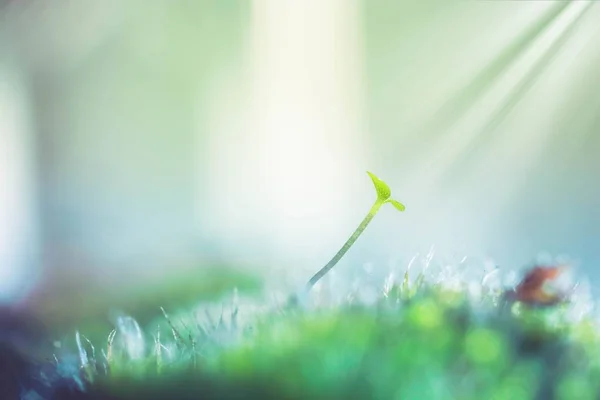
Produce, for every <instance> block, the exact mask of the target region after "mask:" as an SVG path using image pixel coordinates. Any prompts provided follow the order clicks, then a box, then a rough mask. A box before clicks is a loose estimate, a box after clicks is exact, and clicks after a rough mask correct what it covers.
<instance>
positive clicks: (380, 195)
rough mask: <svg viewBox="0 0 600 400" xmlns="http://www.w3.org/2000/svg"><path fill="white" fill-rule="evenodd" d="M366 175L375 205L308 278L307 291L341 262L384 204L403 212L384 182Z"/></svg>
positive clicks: (402, 208)
mask: <svg viewBox="0 0 600 400" xmlns="http://www.w3.org/2000/svg"><path fill="white" fill-rule="evenodd" d="M367 174H369V176H370V177H371V180H372V181H373V185H374V186H375V191H376V192H377V200H375V203H374V204H373V206H372V207H371V209H370V210H369V213H368V214H367V216H366V217H365V218H364V219H363V220H362V222H361V223H360V225H359V226H358V228H356V230H355V231H354V233H353V234H352V236H350V238H349V239H348V240H347V241H346V243H344V245H343V246H342V248H341V249H340V250H339V251H338V252H337V253H336V255H335V256H333V258H332V259H331V260H330V261H329V262H328V263H327V264H326V265H325V266H324V267H323V268H321V269H320V270H319V271H318V272H317V273H316V274H315V275H313V277H312V278H310V280H309V281H308V283H307V284H306V286H307V288H306V289H307V290H310V289H311V288H312V287H313V286H314V285H315V284H316V283H317V282H318V281H319V280H320V279H321V278H323V277H324V276H325V274H327V272H329V271H330V270H331V269H332V268H333V267H334V266H335V265H336V264H337V263H338V262H339V261H340V260H341V258H342V257H343V256H344V254H346V252H347V251H348V250H349V249H350V247H352V245H353V244H354V242H356V240H357V239H358V237H359V236H360V235H361V234H362V233H363V231H364V230H365V229H366V228H367V225H369V223H370V222H371V220H372V219H373V217H375V214H377V212H378V211H379V209H380V208H381V206H382V205H384V204H385V203H390V204H391V205H393V206H394V207H395V208H396V209H397V210H398V211H404V210H405V207H404V204H402V203H400V202H399V201H397V200H394V199H392V198H391V196H392V191H391V190H390V187H389V186H388V185H387V184H386V183H385V182H384V181H382V180H381V179H379V178H378V177H377V176H375V174H373V173H372V172H369V171H367Z"/></svg>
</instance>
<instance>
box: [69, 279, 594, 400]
mask: <svg viewBox="0 0 600 400" xmlns="http://www.w3.org/2000/svg"><path fill="white" fill-rule="evenodd" d="M409 278H410V277H409V275H408V272H407V273H406V274H405V275H404V276H403V277H402V280H401V281H399V282H397V283H391V284H386V287H385V288H383V290H382V292H381V293H382V295H381V298H380V299H379V301H378V302H377V303H376V304H375V305H373V306H367V305H363V304H360V303H356V302H348V303H347V304H345V305H342V306H339V307H324V308H319V309H315V310H312V311H309V310H302V309H296V310H294V311H293V312H291V311H290V312H284V313H282V312H281V311H277V309H273V310H271V311H268V312H266V313H262V314H257V315H255V316H253V317H252V318H250V319H248V320H247V323H245V324H241V325H236V322H235V321H237V320H236V318H237V308H234V309H231V310H230V312H229V313H226V314H221V315H220V316H219V318H218V319H212V318H207V319H205V320H203V321H201V322H198V324H197V325H196V326H193V324H194V323H193V321H194V320H195V319H196V317H193V318H190V317H189V314H186V313H185V312H184V313H181V314H179V315H174V316H170V315H168V314H167V313H166V311H164V310H163V317H162V318H161V319H159V321H162V324H160V325H162V329H161V328H160V326H157V325H154V326H155V327H158V329H156V328H155V329H153V330H148V331H146V332H147V334H146V336H149V337H152V338H153V339H154V340H153V342H152V343H151V345H150V346H147V349H146V352H145V355H144V357H142V358H140V359H132V358H131V357H130V356H128V355H127V354H128V352H127V351H123V349H122V347H123V346H127V344H124V343H125V342H123V341H122V340H120V338H121V339H122V337H123V335H124V332H117V333H116V336H115V335H114V334H113V335H112V337H110V338H109V339H108V341H107V343H108V346H107V347H108V348H109V350H108V352H109V353H111V355H112V356H111V357H110V360H109V362H108V364H109V365H108V373H107V374H105V373H102V371H103V370H102V369H101V368H91V367H90V365H91V361H90V360H91V358H92V357H91V356H90V354H88V353H89V352H88V351H86V350H84V352H85V354H84V356H83V357H82V358H81V359H82V360H87V361H86V362H87V363H88V364H90V365H82V368H81V371H83V372H84V373H85V374H86V375H84V376H83V379H85V380H87V381H88V383H89V384H91V385H92V386H91V387H92V388H98V387H100V386H103V387H109V388H110V390H111V391H116V392H117V393H118V392H119V391H120V390H121V389H119V388H121V387H127V388H129V390H131V387H132V386H131V385H132V382H138V383H139V384H140V387H141V386H144V385H146V383H145V382H154V383H156V382H158V380H157V379H159V378H160V379H163V380H160V381H161V382H163V385H164V386H165V387H166V386H168V382H169V381H170V380H172V379H175V378H174V377H175V376H195V377H196V380H201V381H202V382H207V381H214V380H215V379H216V380H219V381H220V382H225V385H226V387H228V388H229V390H230V391H231V392H227V391H225V392H219V393H220V394H219V395H220V396H227V395H228V394H227V393H229V394H231V393H233V392H239V391H244V390H246V389H247V388H248V385H250V383H249V382H251V383H252V385H259V386H260V385H262V386H261V387H263V386H264V387H271V388H275V389H273V390H275V391H276V393H278V396H280V397H281V398H290V399H291V398H323V399H324V398H349V397H352V398H375V399H393V398H402V399H420V398H427V399H434V400H435V399H440V400H442V399H456V398H460V399H473V400H475V399H481V398H486V399H488V398H489V399H535V398H545V399H546V398H547V399H571V398H577V399H587V398H596V397H597V394H598V393H600V392H598V390H599V387H598V385H597V384H595V383H593V382H598V379H597V378H599V377H600V362H599V361H597V360H598V359H599V358H598V353H597V350H596V351H594V349H598V348H600V335H598V331H597V330H596V328H595V325H594V324H593V321H592V320H590V319H586V318H582V319H580V320H577V321H573V320H570V319H569V310H568V309H566V308H555V309H528V308H526V307H524V306H522V305H521V306H520V307H513V308H512V309H510V308H506V307H503V305H502V304H501V303H499V302H497V301H496V300H497V298H496V297H495V295H494V294H492V293H488V294H484V297H483V298H481V299H479V301H478V302H474V301H473V299H472V298H471V297H470V296H469V294H468V292H466V291H465V290H463V289H453V290H450V289H447V288H444V287H443V286H440V285H438V284H434V283H431V282H429V280H428V279H426V278H425V277H424V275H423V274H419V275H418V277H417V279H416V280H415V281H414V282H413V283H412V284H411V283H410V279H409ZM482 292H483V291H482ZM193 314H194V315H196V313H193ZM186 316H187V318H186ZM77 337H78V340H79V342H80V343H81V344H82V346H81V347H83V342H84V337H83V336H82V335H81V336H80V335H79V334H78V335H77ZM129 345H131V344H129ZM119 346H121V349H120V350H119ZM110 347H112V348H110ZM103 353H104V354H106V351H105V350H103ZM90 373H93V374H96V376H93V377H92V376H89V374H90ZM161 377H162V378H161ZM92 381H93V382H92ZM190 385H191V386H190V390H192V387H193V385H192V384H190ZM204 389H206V387H205V388H204ZM140 390H141V389H140ZM206 390H208V389H206ZM224 390H225V389H224Z"/></svg>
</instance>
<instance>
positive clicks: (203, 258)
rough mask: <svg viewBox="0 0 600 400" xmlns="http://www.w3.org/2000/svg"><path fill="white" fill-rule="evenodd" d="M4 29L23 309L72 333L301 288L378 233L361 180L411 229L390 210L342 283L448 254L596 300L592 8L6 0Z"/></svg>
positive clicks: (3, 175)
mask: <svg viewBox="0 0 600 400" xmlns="http://www.w3.org/2000/svg"><path fill="white" fill-rule="evenodd" d="M0 18H1V20H0V161H1V164H0V165H1V168H0V301H1V302H2V303H3V304H5V305H6V304H11V305H18V306H19V307H24V308H25V309H27V310H30V311H32V312H33V313H34V314H36V315H38V316H41V317H43V318H44V319H45V320H48V321H50V320H52V321H63V322H68V321H72V320H77V318H80V317H81V316H82V315H96V314H97V315H102V313H106V310H107V309H108V308H110V307H112V306H115V305H116V306H119V307H125V306H126V305H127V304H131V302H133V301H134V299H139V298H140V297H143V298H145V299H147V301H148V302H151V303H152V302H155V303H161V304H162V302H163V300H164V299H165V298H169V299H177V298H179V297H183V296H187V295H191V296H194V295H195V294H196V293H197V292H198V290H200V289H198V285H200V286H201V285H204V286H213V285H217V284H218V282H220V281H219V279H218V278H214V276H215V274H217V275H219V274H223V273H224V271H243V272H245V273H248V274H250V275H256V276H259V277H260V278H265V279H267V280H275V281H281V282H303V281H305V280H306V279H308V278H309V277H310V275H312V274H313V273H314V272H316V270H318V269H319V268H320V267H321V266H322V265H324V264H325V263H326V262H327V261H328V260H329V258H330V257H331V256H332V255H333V254H334V253H335V252H336V251H337V250H338V248H339V247H340V246H341V245H342V244H343V242H344V241H345V240H346V239H347V237H348V236H349V235H350V234H351V233H352V231H353V230H354V229H355V228H356V226H357V225H358V223H359V222H360V220H361V219H362V218H363V216H364V214H365V213H366V212H367V211H368V209H369V207H370V205H371V203H372V202H373V200H374V198H375V194H374V191H373V189H372V184H371V182H370V180H369V178H368V176H367V175H366V173H365V171H366V170H370V171H373V172H375V173H376V174H377V175H378V176H379V177H381V178H382V179H384V180H385V181H386V182H387V183H388V184H389V185H390V187H391V188H392V191H393V195H394V197H395V198H397V199H398V200H400V201H402V202H404V203H405V204H406V206H407V211H406V212H405V213H403V214H399V213H397V212H396V211H395V210H393V208H392V207H388V208H384V209H382V211H381V212H380V214H379V215H378V216H377V218H375V219H374V221H373V223H372V224H371V225H370V226H369V228H368V229H367V230H366V231H365V233H364V235H363V236H362V237H361V238H360V240H359V241H358V242H357V243H356V245H355V246H354V247H353V248H352V250H351V251H350V252H349V253H348V254H347V255H346V257H345V258H344V259H343V260H342V262H341V263H340V264H339V265H338V271H343V269H344V268H347V266H349V265H363V264H365V263H371V264H372V265H373V266H374V268H389V266H390V265H391V264H394V263H395V264H400V265H402V264H403V263H407V262H408V261H409V260H410V258H411V257H412V256H413V255H415V254H416V253H418V252H425V253H426V252H428V251H429V249H430V248H431V246H432V245H433V246H435V249H436V251H437V252H438V253H441V254H446V255H448V256H449V257H458V259H460V258H462V257H463V256H470V257H474V258H480V259H487V258H489V259H493V260H494V262H496V263H497V264H498V265H500V266H501V267H504V268H519V267H521V266H522V265H523V264H526V263H529V262H530V261H531V260H532V259H534V258H535V257H537V256H538V255H539V254H540V253H547V254H548V256H549V257H567V258H570V259H572V261H574V262H575V263H576V264H577V265H578V266H579V267H580V269H581V271H582V272H583V273H584V274H585V275H587V276H588V277H589V278H590V280H591V282H592V283H598V282H600V272H599V271H600V270H598V268H596V267H597V265H598V262H599V261H600V251H599V250H598V249H597V247H596V246H597V244H598V242H599V240H600V209H599V208H598V204H600V185H598V183H600V178H599V175H598V173H599V172H600V157H599V155H600V132H599V129H600V117H599V116H600V95H598V91H597V88H598V87H600V75H599V74H598V71H599V70H600V46H598V43H600V34H599V33H600V32H599V31H600V24H598V21H600V5H598V3H597V2H593V1H589V2H587V1H577V2H541V1H539V2H509V1H496V2H491V1H454V2H448V1H446V2H417V1H414V2H397V1H346V0H328V1H323V0H307V1H303V2H283V1H279V0H252V1H250V0H249V1H234V0H218V1H217V0H215V1H201V2H199V1H191V0H189V1H188V0H182V1H177V2H174V1H168V0H156V1H152V2H148V1H141V0H128V1H122V0H104V1H92V0H80V1H68V0H53V1H52V2H48V1H41V0H20V1H16V0H15V1H8V0H4V1H2V2H0ZM235 273H237V272H235ZM219 276H220V275H219ZM211 279H212V280H211ZM215 279H216V280H215ZM225 281H226V280H225ZM225 281H223V282H225ZM94 313H96V314H94Z"/></svg>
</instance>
